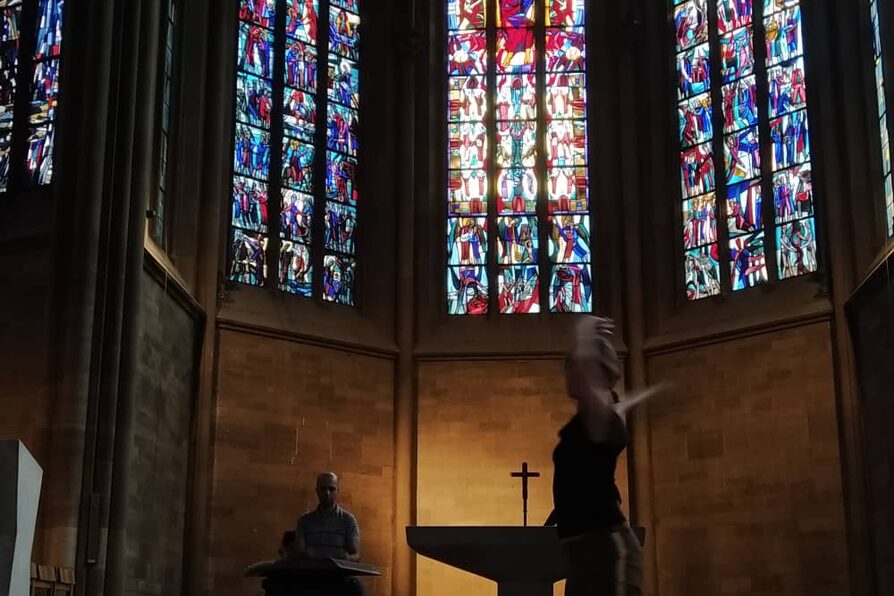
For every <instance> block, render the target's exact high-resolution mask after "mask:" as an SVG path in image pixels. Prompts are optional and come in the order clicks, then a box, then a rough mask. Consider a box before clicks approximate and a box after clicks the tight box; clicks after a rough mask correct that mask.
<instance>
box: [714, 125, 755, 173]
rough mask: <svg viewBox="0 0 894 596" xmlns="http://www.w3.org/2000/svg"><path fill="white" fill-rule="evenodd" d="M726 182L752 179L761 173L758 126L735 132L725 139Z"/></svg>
mask: <svg viewBox="0 0 894 596" xmlns="http://www.w3.org/2000/svg"><path fill="white" fill-rule="evenodd" d="M723 152H724V157H725V159H726V183H727V184H728V185H732V184H736V183H738V182H742V181H744V180H750V179H751V178H754V177H756V176H759V175H760V173H761V170H760V168H761V154H760V140H759V138H758V132H757V128H749V129H746V130H742V131H740V132H737V133H733V134H731V135H729V136H727V137H726V138H725V139H724V147H723Z"/></svg>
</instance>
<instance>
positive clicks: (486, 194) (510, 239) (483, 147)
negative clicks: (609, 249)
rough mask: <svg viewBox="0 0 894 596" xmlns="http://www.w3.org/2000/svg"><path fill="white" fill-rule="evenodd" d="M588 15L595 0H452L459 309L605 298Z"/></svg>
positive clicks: (452, 220)
mask: <svg viewBox="0 0 894 596" xmlns="http://www.w3.org/2000/svg"><path fill="white" fill-rule="evenodd" d="M584 17H585V14H584V2H583V0H495V1H494V2H491V3H489V2H487V1H486V0H447V65H446V66H447V131H446V132H447V221H446V232H447V234H446V237H447V243H446V251H447V263H446V265H447V275H446V293H447V296H446V298H447V310H448V312H449V313H450V314H451V315H483V314H487V313H488V312H489V309H490V305H491V303H493V304H494V305H495V306H496V308H497V309H498V312H499V313H500V314H523V313H538V312H542V311H548V312H589V311H591V310H592V308H593V299H592V291H593V284H592V271H591V263H592V259H591V249H590V245H591V242H590V204H589V179H588V178H589V177H588V167H587V166H588V162H587V121H586V117H587V113H586V112H587V108H586V105H587V87H586V39H585V38H586V36H585V24H586V23H585V18H584ZM492 282H493V283H492Z"/></svg>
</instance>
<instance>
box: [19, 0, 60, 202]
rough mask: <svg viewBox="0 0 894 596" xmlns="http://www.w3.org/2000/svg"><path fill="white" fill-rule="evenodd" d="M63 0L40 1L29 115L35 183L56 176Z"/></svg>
mask: <svg viewBox="0 0 894 596" xmlns="http://www.w3.org/2000/svg"><path fill="white" fill-rule="evenodd" d="M63 6H64V0H39V1H38V16H37V19H38V20H37V39H36V43H35V48H34V83H33V85H32V95H31V116H30V118H29V124H30V126H29V134H28V157H27V162H26V165H27V170H28V175H29V177H30V179H31V183H32V184H36V185H41V184H49V183H50V182H51V181H52V179H53V141H54V138H55V135H56V103H57V98H58V96H59V62H60V59H61V54H62V9H63Z"/></svg>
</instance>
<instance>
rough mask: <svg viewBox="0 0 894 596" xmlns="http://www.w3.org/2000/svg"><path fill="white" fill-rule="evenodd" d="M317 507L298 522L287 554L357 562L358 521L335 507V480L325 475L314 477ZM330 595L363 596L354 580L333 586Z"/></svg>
mask: <svg viewBox="0 0 894 596" xmlns="http://www.w3.org/2000/svg"><path fill="white" fill-rule="evenodd" d="M316 493H317V500H318V501H319V505H317V508H316V509H314V510H313V511H308V512H307V513H305V514H304V515H302V516H301V519H299V520H298V525H297V527H296V528H295V542H294V543H293V544H292V545H291V548H290V554H291V555H292V556H293V557H298V558H302V559H346V560H348V561H359V560H360V527H359V526H358V525H357V519H356V518H355V517H354V516H353V515H352V514H351V513H350V512H349V511H347V510H345V509H342V508H341V507H339V505H338V476H336V475H335V474H333V473H332V472H326V473H324V474H320V475H319V476H317V485H316ZM331 589H332V591H333V593H341V594H346V595H351V596H362V595H363V593H364V590H363V584H361V583H360V580H358V579H357V578H355V577H351V578H348V579H347V580H345V582H344V583H343V585H339V586H332V587H331Z"/></svg>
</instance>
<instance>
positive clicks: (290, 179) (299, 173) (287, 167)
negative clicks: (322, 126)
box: [282, 137, 316, 193]
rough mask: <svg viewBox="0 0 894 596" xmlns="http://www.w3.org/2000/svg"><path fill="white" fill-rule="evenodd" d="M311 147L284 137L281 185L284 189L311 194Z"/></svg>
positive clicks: (312, 158) (312, 155) (312, 149)
mask: <svg viewBox="0 0 894 596" xmlns="http://www.w3.org/2000/svg"><path fill="white" fill-rule="evenodd" d="M315 152H316V150H315V148H314V146H313V145H311V144H309V143H305V142H302V141H299V140H298V139H290V138H288V137H284V138H283V140H282V184H283V186H284V187H285V188H289V189H291V190H297V191H301V192H305V193H312V192H313V164H314V154H315Z"/></svg>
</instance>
